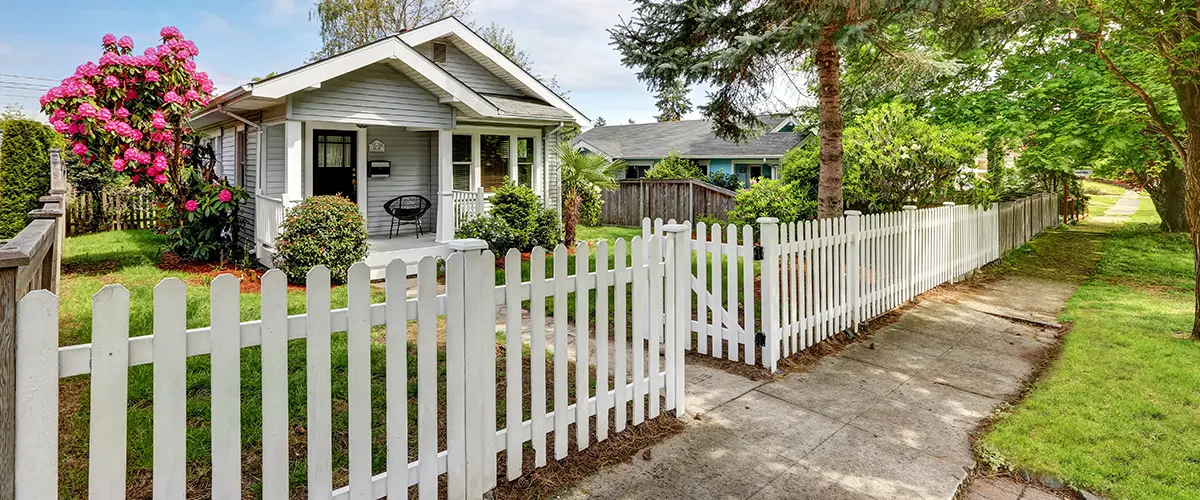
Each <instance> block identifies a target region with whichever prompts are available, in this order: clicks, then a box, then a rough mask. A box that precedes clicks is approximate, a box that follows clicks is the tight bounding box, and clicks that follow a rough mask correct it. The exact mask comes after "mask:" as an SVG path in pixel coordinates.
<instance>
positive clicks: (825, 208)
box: [610, 0, 1004, 217]
mask: <svg viewBox="0 0 1200 500" xmlns="http://www.w3.org/2000/svg"><path fill="white" fill-rule="evenodd" d="M996 1H1003V0H988V1H987V3H994V2H996ZM946 3H954V2H952V1H943V0H890V1H877V0H866V1H864V0H806V1H767V2H753V3H751V2H747V1H745V0H711V1H704V2H700V1H684V2H677V1H663V0H634V4H635V8H634V15H633V17H632V18H631V19H629V20H627V21H625V22H623V23H621V24H619V25H617V26H616V27H615V28H613V29H612V30H610V33H611V35H612V38H613V41H614V43H615V45H616V46H617V49H618V50H619V51H620V52H621V55H622V62H623V63H624V64H625V65H626V66H629V67H633V68H637V69H638V77H639V78H640V79H642V80H643V81H646V82H647V83H648V84H649V86H650V87H651V89H652V90H655V91H658V90H661V89H663V88H665V87H667V86H669V85H671V84H672V83H673V82H676V81H681V82H682V83H683V84H684V85H691V84H695V83H699V82H706V83H709V84H711V85H713V86H714V87H715V88H714V89H713V91H712V92H711V93H710V101H709V102H708V103H707V104H705V105H703V106H701V107H700V111H701V113H702V114H703V115H704V116H705V117H707V118H708V119H710V120H711V121H712V123H713V128H714V131H715V132H716V133H717V134H718V135H719V136H721V137H725V138H730V139H743V138H745V137H746V136H747V135H749V134H753V133H755V131H756V130H758V129H759V127H760V124H759V122H758V120H757V119H756V118H755V114H756V113H755V112H756V109H755V108H756V106H758V105H760V104H761V103H762V102H763V101H764V100H766V99H767V98H770V97H771V95H772V87H773V85H774V84H775V82H776V81H778V80H779V79H780V77H782V76H783V74H787V73H789V72H791V71H792V70H794V69H796V68H806V69H815V73H816V83H817V85H816V94H817V98H818V115H819V131H820V150H821V151H820V156H821V175H820V181H819V187H818V195H817V212H818V215H819V216H820V217H833V216H838V215H841V213H842V209H843V196H842V127H843V118H842V95H841V94H842V87H841V85H842V69H843V54H849V55H851V56H853V57H854V58H855V59H856V60H860V61H863V64H861V65H859V67H860V68H861V70H862V71H863V72H865V73H868V74H873V73H874V72H887V73H890V75H889V76H890V77H891V78H898V77H900V76H901V75H897V74H896V73H895V71H896V68H895V67H887V66H885V65H881V64H877V63H876V62H877V61H880V60H890V59H897V60H902V61H909V63H908V64H904V65H900V66H899V68H900V69H904V70H913V71H919V70H923V69H925V68H928V67H931V66H932V67H936V66H937V65H936V64H928V62H929V61H937V60H939V57H940V56H939V54H937V53H934V52H931V51H930V50H928V47H925V46H922V45H921V44H922V43H924V42H925V41H926V38H927V37H923V36H915V35H914V31H915V28H917V27H919V26H920V25H921V23H923V22H929V25H931V26H935V27H937V26H938V25H937V24H936V23H933V22H932V21H931V20H930V19H931V18H932V17H933V16H932V14H934V13H938V12H939V9H941V8H943V7H944V5H943V4H946ZM964 3H965V2H964ZM952 12H953V13H956V14H957V13H958V12H957V10H956V9H952ZM1002 14H1004V12H1002V11H1000V12H998V13H996V14H993V15H994V16H996V15H1002ZM974 21H975V25H976V27H979V26H983V24H984V23H983V21H982V20H980V19H975V20H974ZM913 61H925V62H927V63H926V64H914V63H912V62H913ZM789 76H790V75H789Z"/></svg>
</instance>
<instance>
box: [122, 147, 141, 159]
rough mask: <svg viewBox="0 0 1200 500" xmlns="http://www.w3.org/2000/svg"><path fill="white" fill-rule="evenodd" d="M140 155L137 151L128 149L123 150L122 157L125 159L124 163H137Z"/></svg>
mask: <svg viewBox="0 0 1200 500" xmlns="http://www.w3.org/2000/svg"><path fill="white" fill-rule="evenodd" d="M141 154H142V153H141V152H139V151H138V150H137V149H134V148H129V149H126V150H125V154H124V155H123V156H124V157H125V161H137V159H138V156H140V155H141Z"/></svg>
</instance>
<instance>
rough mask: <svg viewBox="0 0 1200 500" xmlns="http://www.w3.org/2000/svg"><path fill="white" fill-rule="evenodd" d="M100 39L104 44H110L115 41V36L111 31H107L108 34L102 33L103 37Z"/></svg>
mask: <svg viewBox="0 0 1200 500" xmlns="http://www.w3.org/2000/svg"><path fill="white" fill-rule="evenodd" d="M100 41H101V42H103V43H104V44H105V45H111V44H114V43H117V36H116V35H114V34H112V33H108V34H106V35H104V38H101V39H100Z"/></svg>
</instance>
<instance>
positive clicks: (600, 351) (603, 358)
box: [595, 240, 691, 441]
mask: <svg viewBox="0 0 1200 500" xmlns="http://www.w3.org/2000/svg"><path fill="white" fill-rule="evenodd" d="M608 277H609V274H608V241H606V240H600V242H599V243H597V244H596V282H595V288H596V441H604V440H605V439H608V409H609V406H610V405H611V403H612V400H611V399H610V398H609V396H608V373H609V369H608V340H609V339H608V287H609V286H610V283H609V281H608ZM687 329H688V330H691V327H690V326H688V327H687Z"/></svg>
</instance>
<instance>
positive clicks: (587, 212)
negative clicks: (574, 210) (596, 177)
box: [579, 186, 604, 226]
mask: <svg viewBox="0 0 1200 500" xmlns="http://www.w3.org/2000/svg"><path fill="white" fill-rule="evenodd" d="M603 209H604V197H603V196H602V195H601V194H600V190H599V189H596V186H586V187H584V188H582V189H580V190H579V223H580V224H583V225H585V226H599V225H600V216H601V215H603V214H604V213H603Z"/></svg>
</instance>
